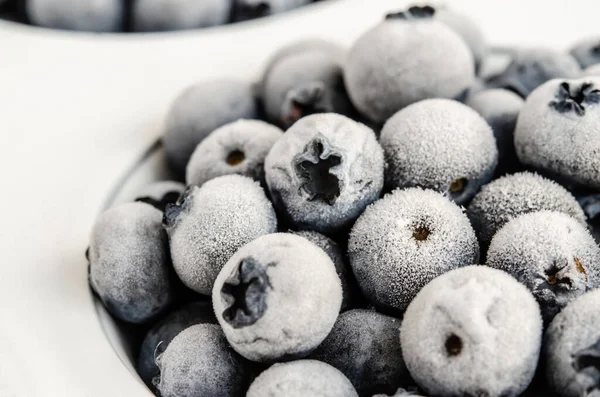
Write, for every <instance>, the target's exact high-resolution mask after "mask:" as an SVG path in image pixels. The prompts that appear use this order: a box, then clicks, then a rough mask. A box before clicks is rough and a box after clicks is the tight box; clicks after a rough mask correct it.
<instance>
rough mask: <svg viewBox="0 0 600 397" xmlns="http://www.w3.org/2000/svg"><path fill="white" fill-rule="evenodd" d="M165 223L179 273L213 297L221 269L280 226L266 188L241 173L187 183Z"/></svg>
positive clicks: (181, 276) (170, 206)
mask: <svg viewBox="0 0 600 397" xmlns="http://www.w3.org/2000/svg"><path fill="white" fill-rule="evenodd" d="M163 224H164V226H165V229H166V230H167V233H168V235H169V245H170V248H171V257H172V259H173V267H174V268H175V271H176V272H177V275H178V276H179V278H180V279H181V281H183V283H184V284H185V285H186V286H187V287H188V288H190V289H192V290H194V291H196V292H198V293H200V294H203V295H210V293H211V291H212V286H213V283H214V281H215V279H216V278H217V275H218V274H219V271H220V270H221V268H222V267H223V265H225V263H227V261H228V260H229V258H231V256H232V255H233V254H234V253H235V252H236V251H237V250H238V249H239V248H240V247H242V246H243V245H245V244H247V243H249V242H250V241H252V240H254V239H255V238H257V237H260V236H262V235H265V234H269V233H273V232H275V231H276V229H277V219H276V217H275V211H273V207H272V205H271V203H270V202H269V200H268V199H267V197H266V196H265V193H264V191H263V190H262V188H261V187H260V185H259V184H258V182H255V181H253V180H251V179H250V178H247V177H244V176H241V175H226V176H222V177H219V178H215V179H212V180H210V181H208V182H206V183H205V184H204V185H202V187H200V188H199V187H197V186H191V187H189V188H188V189H187V190H186V192H185V193H184V194H183V195H182V196H181V197H180V198H179V200H178V201H177V203H176V204H169V205H167V208H166V210H165V215H164V219H163Z"/></svg>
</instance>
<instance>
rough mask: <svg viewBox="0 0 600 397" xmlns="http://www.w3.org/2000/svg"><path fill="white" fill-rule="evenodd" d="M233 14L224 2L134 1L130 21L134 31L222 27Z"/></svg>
mask: <svg viewBox="0 0 600 397" xmlns="http://www.w3.org/2000/svg"><path fill="white" fill-rule="evenodd" d="M230 12H231V3H230V2H229V1H224V0H202V1H196V0H135V1H134V2H133V9H132V16H131V18H132V21H133V22H132V24H133V30H135V31H137V32H157V31H169V30H185V29H195V28H206V27H210V26H216V25H223V24H225V23H227V21H228V20H229V15H230Z"/></svg>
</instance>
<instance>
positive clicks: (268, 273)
mask: <svg viewBox="0 0 600 397" xmlns="http://www.w3.org/2000/svg"><path fill="white" fill-rule="evenodd" d="M212 299H213V307H214V311H215V313H216V315H217V320H218V321H219V324H221V326H222V327H223V331H224V332H225V336H226V337H227V340H228V341H229V343H230V344H231V346H232V347H233V348H234V349H235V350H236V351H237V352H238V353H240V354H241V355H242V356H244V357H246V358H247V359H249V360H253V361H258V362H274V361H281V360H289V359H294V358H299V357H303V356H306V355H307V354H309V353H310V352H311V351H312V350H314V349H315V348H316V347H317V346H318V345H319V344H320V343H321V342H322V341H323V339H325V337H326V336H327V334H328V333H329V332H330V331H331V328H332V327H333V324H334V323H335V320H336V319H337V316H338V313H339V311H340V306H341V302H342V288H341V283H340V279H339V277H338V275H337V273H336V269H335V266H334V264H333V262H332V261H331V259H330V258H329V257H328V256H327V254H326V253H325V252H324V251H323V250H322V249H321V248H319V247H317V246H316V245H315V244H313V243H311V242H310V241H308V240H307V239H305V238H303V237H300V236H296V235H293V234H289V233H276V234H269V235H266V236H262V237H259V238H257V239H256V240H254V241H252V242H251V243H249V244H247V245H245V246H243V247H242V248H240V249H239V250H238V251H237V252H236V253H235V255H233V256H232V257H231V259H230V260H229V261H228V262H227V264H226V265H225V266H224V267H223V269H222V270H221V272H220V273H219V275H218V277H217V280H216V281H215V284H214V288H213V293H212Z"/></svg>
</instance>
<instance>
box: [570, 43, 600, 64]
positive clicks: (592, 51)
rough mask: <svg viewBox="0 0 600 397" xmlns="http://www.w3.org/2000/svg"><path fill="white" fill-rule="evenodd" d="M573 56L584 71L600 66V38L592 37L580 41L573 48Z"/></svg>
mask: <svg viewBox="0 0 600 397" xmlns="http://www.w3.org/2000/svg"><path fill="white" fill-rule="evenodd" d="M571 55H572V56H573V58H575V59H576V60H577V62H579V66H581V68H582V69H586V68H589V67H590V66H594V65H597V64H600V37H591V38H587V39H584V40H581V41H579V42H578V43H577V44H575V46H573V48H571Z"/></svg>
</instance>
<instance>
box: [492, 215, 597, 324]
mask: <svg viewBox="0 0 600 397" xmlns="http://www.w3.org/2000/svg"><path fill="white" fill-rule="evenodd" d="M486 264H487V265H488V266H490V267H493V268H496V269H500V270H504V271H506V272H507V273H509V274H510V275H512V276H513V277H515V278H516V279H517V280H518V281H520V282H521V283H523V284H524V285H525V286H526V287H527V288H529V290H530V291H531V292H532V293H533V295H534V296H535V298H536V299H537V301H538V303H539V304H540V307H541V309H542V316H543V317H544V320H545V322H547V323H549V322H550V320H552V318H553V317H554V316H555V315H556V313H558V312H559V311H560V310H562V308H563V307H565V306H566V305H567V303H569V302H570V301H571V300H573V299H574V298H576V297H578V296H580V295H583V294H584V293H585V292H587V291H589V290H590V289H593V288H597V287H600V248H599V247H598V245H597V244H596V241H595V240H594V239H593V238H592V236H590V233H589V232H588V231H587V229H586V228H585V226H584V225H582V224H581V223H580V222H578V221H576V220H575V219H573V218H571V217H570V216H569V215H566V214H563V213H561V212H551V211H541V212H533V213H529V214H524V215H521V216H518V217H516V218H514V219H513V220H511V221H509V222H508V223H507V224H506V225H504V227H502V229H500V230H499V231H498V233H496V235H495V236H494V238H493V239H492V242H491V244H490V248H489V250H488V254H487V262H486Z"/></svg>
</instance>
